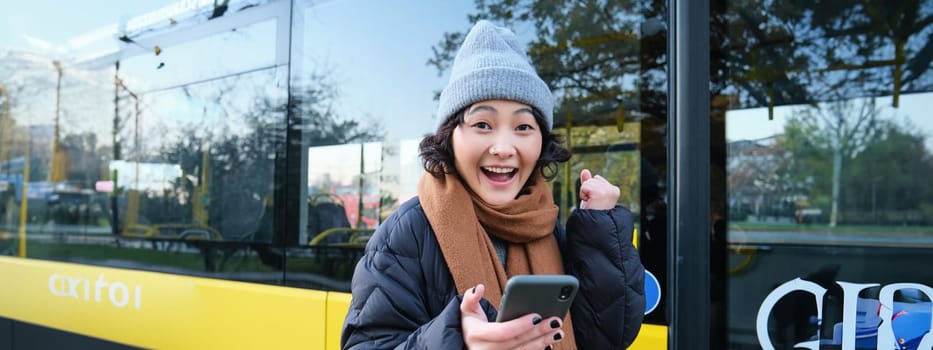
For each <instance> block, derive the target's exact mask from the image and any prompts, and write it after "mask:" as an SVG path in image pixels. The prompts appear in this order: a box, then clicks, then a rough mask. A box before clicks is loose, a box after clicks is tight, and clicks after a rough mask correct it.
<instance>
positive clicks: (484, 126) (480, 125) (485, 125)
mask: <svg viewBox="0 0 933 350" xmlns="http://www.w3.org/2000/svg"><path fill="white" fill-rule="evenodd" d="M473 127H474V128H477V129H483V130H488V129H492V126H489V123H487V122H478V123H476V124H473Z"/></svg>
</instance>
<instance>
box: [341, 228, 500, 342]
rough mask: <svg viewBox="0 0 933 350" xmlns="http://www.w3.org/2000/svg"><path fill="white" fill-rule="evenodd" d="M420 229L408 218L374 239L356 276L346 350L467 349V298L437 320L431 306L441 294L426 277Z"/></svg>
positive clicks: (452, 303) (453, 303) (449, 305)
mask: <svg viewBox="0 0 933 350" xmlns="http://www.w3.org/2000/svg"><path fill="white" fill-rule="evenodd" d="M417 226H419V225H417V224H416V225H412V223H411V222H408V221H407V220H404V219H403V220H394V221H390V222H387V223H384V224H383V225H382V226H380V228H379V229H378V230H377V232H376V233H375V234H374V235H373V237H372V238H371V239H370V241H369V243H368V244H367V246H366V253H365V254H364V256H363V258H362V259H361V260H360V262H359V263H358V264H357V266H356V270H355V272H354V273H353V280H352V282H351V289H352V293H353V297H352V299H351V302H350V310H349V312H348V314H347V316H346V319H345V320H344V325H343V334H342V336H341V341H340V344H341V347H342V348H343V349H354V350H360V349H463V348H465V346H464V344H463V335H462V331H461V328H460V300H462V299H461V297H460V296H453V297H451V299H450V300H449V302H447V304H446V306H445V307H443V309H442V310H440V312H439V313H438V314H436V315H432V314H431V313H432V312H431V311H430V310H429V306H428V305H427V300H428V298H431V297H434V296H432V295H430V294H432V293H435V292H431V291H430V290H433V289H429V287H428V286H426V283H425V281H427V280H430V279H426V278H425V271H424V268H423V267H422V265H421V263H420V259H419V254H418V252H419V248H418V245H419V242H422V241H423V240H418V239H417V238H416V237H415V231H416V230H417ZM487 304H488V303H487ZM483 306H484V308H485V309H486V310H489V309H491V307H487V305H483ZM434 312H437V311H434ZM487 312H488V311H487Z"/></svg>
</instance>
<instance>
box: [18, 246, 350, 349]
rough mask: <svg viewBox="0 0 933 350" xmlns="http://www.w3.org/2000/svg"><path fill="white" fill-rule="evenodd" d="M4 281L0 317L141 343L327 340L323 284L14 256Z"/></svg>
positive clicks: (230, 345)
mask: <svg viewBox="0 0 933 350" xmlns="http://www.w3.org/2000/svg"><path fill="white" fill-rule="evenodd" d="M0 281H3V287H2V288H0V316H3V317H8V318H11V319H16V320H20V321H24V322H30V323H35V324H40V325H43V326H47V327H52V328H56V329H61V330H66V331H70V332H75V333H79V334H84V335H88V336H92V337H97V338H102V339H107V340H111V341H115V342H119V343H124V344H129V345H134V346H139V347H144V348H158V349H293V348H303V349H315V348H317V349H320V348H323V347H324V342H325V312H324V310H325V309H324V308H325V300H326V294H327V293H325V292H321V291H311V290H305V289H296V288H286V287H277V286H267V285H260V284H254V283H242V282H231V281H222V280H214V279H207V278H196V277H187V276H178V275H169V274H161V273H154V272H144V271H133V270H122V269H113V268H105V267H96V266H87V265H78V264H68V263H59V262H50V261H40V260H32V259H21V258H13V257H0ZM343 312H346V311H343ZM338 341H339V340H338Z"/></svg>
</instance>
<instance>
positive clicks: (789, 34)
mask: <svg viewBox="0 0 933 350" xmlns="http://www.w3.org/2000/svg"><path fill="white" fill-rule="evenodd" d="M54 6H55V7H54V8H51V9H50V8H45V7H43V5H42V4H41V3H37V2H33V1H22V0H20V1H15V0H14V1H10V2H9V3H7V4H5V5H4V9H3V11H2V13H0V23H3V25H2V27H3V30H0V280H2V281H3V283H2V284H0V349H59V348H67V349H131V348H153V349H189V348H197V349H236V348H242V349H256V348H262V349H265V348H270V349H292V348H294V349H298V348H301V349H339V348H340V333H341V328H342V324H343V319H344V316H345V314H346V312H347V309H348V306H349V301H350V298H351V295H350V294H349V293H350V289H351V279H352V276H353V271H354V268H355V265H356V263H357V261H359V259H360V257H361V256H362V255H363V250H364V247H365V245H366V242H367V241H368V239H369V237H370V235H371V234H372V233H373V232H374V230H376V229H377V228H378V227H379V225H380V224H381V223H382V222H383V221H384V220H385V218H386V217H387V216H388V215H390V214H391V213H392V212H393V211H394V210H395V209H396V208H397V207H398V206H399V205H400V204H401V203H403V202H404V201H406V200H408V199H410V198H412V197H413V196H415V195H416V193H417V182H418V179H419V178H420V177H421V176H422V174H423V173H424V170H423V166H422V164H421V161H420V160H419V158H418V143H419V141H420V140H421V138H422V137H424V135H425V134H428V133H430V132H432V131H433V130H432V126H433V125H435V124H434V119H433V118H435V116H434V115H433V113H434V111H435V108H436V103H437V102H436V101H435V99H436V96H437V94H438V92H439V89H440V88H441V87H442V86H443V85H444V83H445V82H446V81H447V75H448V74H449V66H450V63H451V60H452V57H453V56H452V55H453V51H452V50H454V49H455V48H456V47H457V46H458V44H459V41H460V40H462V37H463V34H464V33H465V31H466V30H467V29H468V28H470V26H471V24H472V23H473V22H475V21H476V20H477V19H480V18H487V19H491V20H494V21H496V22H498V23H501V24H502V25H505V26H508V27H510V28H512V29H513V31H515V32H516V33H517V34H518V36H519V37H520V39H521V40H522V42H523V44H524V45H526V47H527V50H528V53H529V56H530V58H531V59H532V60H533V61H534V63H535V66H536V67H538V69H539V74H540V75H541V76H542V77H543V78H544V79H545V80H546V82H547V83H548V84H549V86H550V87H551V88H552V90H553V91H554V93H555V100H556V102H557V103H556V106H557V107H556V110H555V114H554V115H555V121H554V131H555V133H557V134H559V135H561V136H562V137H563V139H564V142H565V145H566V146H567V147H568V148H569V149H571V150H572V151H573V153H574V156H573V158H572V159H571V160H570V162H568V163H567V164H565V165H562V166H561V167H559V168H558V169H557V176H556V177H555V179H554V180H553V181H552V182H551V187H552V190H553V193H554V199H555V202H556V203H555V204H556V205H557V206H558V207H559V209H560V214H559V215H560V216H559V218H560V220H565V219H566V218H567V217H568V215H569V213H570V212H571V211H572V210H574V208H575V207H576V203H577V202H578V198H577V194H576V192H577V189H576V187H575V184H576V183H578V181H579V179H578V178H577V176H578V175H577V174H579V172H580V170H581V169H583V168H589V169H591V170H593V171H594V172H596V173H599V174H602V175H603V176H605V177H606V178H608V179H609V180H610V181H611V182H612V183H614V184H617V185H618V186H619V187H620V190H621V193H622V196H621V197H620V199H619V204H620V205H624V206H626V207H628V208H629V209H631V211H632V212H633V214H634V215H635V223H636V225H635V226H636V230H635V232H633V237H632V238H633V242H634V243H635V244H636V246H637V247H638V251H639V254H640V257H641V259H642V261H643V263H644V265H645V267H646V270H647V271H648V272H647V273H646V285H645V290H646V295H645V296H646V300H647V304H648V305H647V307H646V310H645V321H644V324H643V325H642V328H641V331H640V333H639V335H638V338H637V339H636V341H635V343H634V344H633V345H632V347H631V348H633V349H778V348H780V349H789V348H809V349H846V350H854V349H868V348H871V349H874V348H882V347H884V348H897V349H929V348H930V347H931V346H933V335H931V334H933V332H931V321H930V320H931V318H933V317H931V309H933V306H931V299H933V289H931V286H933V274H931V272H930V271H928V270H929V269H924V267H926V266H927V265H928V262H929V258H930V256H933V183H931V182H930V181H928V180H927V174H930V173H933V162H931V159H933V138H931V135H933V124H931V123H933V122H931V120H933V118H929V115H928V114H929V112H928V111H927V109H926V108H924V107H926V106H927V105H929V101H930V100H931V97H933V95H931V91H933V71H931V67H933V66H931V64H930V60H931V57H930V55H929V51H930V50H929V49H930V47H933V43H931V42H930V38H931V37H933V35H931V34H933V2H931V1H930V0H911V1H898V2H889V1H880V0H879V1H855V0H851V1H849V0H844V1H836V2H832V3H826V2H815V3H812V4H810V3H806V4H805V3H799V2H791V1H781V0H777V1H769V2H763V3H759V2H748V1H727V0H666V1H661V0H633V1H575V2H554V1H525V2H515V1H468V0H458V1H433V2H423V1H420V2H416V1H413V0H392V1H365V0H320V1H319V0H230V1H228V0H224V1H217V0H212V1H208V0H195V1H189V0H185V1H178V0H157V1H146V2H139V3H126V2H114V1H94V2H75V3H70V2H63V3H58V4H55V5H54ZM79 14H80V15H79Z"/></svg>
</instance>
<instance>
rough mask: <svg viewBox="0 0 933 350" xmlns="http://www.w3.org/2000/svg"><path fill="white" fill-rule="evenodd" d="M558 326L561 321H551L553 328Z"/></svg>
mask: <svg viewBox="0 0 933 350" xmlns="http://www.w3.org/2000/svg"><path fill="white" fill-rule="evenodd" d="M558 327H560V322H557V320H553V321H551V328H558Z"/></svg>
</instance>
